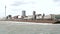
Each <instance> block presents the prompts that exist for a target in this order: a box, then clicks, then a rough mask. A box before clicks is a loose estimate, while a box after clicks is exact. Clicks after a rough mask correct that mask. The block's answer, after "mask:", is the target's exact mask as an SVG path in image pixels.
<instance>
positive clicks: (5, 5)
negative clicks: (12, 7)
mask: <svg viewBox="0 0 60 34" xmlns="http://www.w3.org/2000/svg"><path fill="white" fill-rule="evenodd" d="M5 17H6V5H5Z"/></svg>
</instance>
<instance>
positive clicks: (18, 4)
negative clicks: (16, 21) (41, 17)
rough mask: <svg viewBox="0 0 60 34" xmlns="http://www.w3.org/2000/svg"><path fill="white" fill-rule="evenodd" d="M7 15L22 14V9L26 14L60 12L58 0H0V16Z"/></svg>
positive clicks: (59, 0)
mask: <svg viewBox="0 0 60 34" xmlns="http://www.w3.org/2000/svg"><path fill="white" fill-rule="evenodd" d="M5 5H6V16H7V15H12V16H15V15H22V11H23V10H25V11H26V15H32V12H33V11H36V14H43V13H44V14H46V15H48V14H60V0H0V17H4V16H5Z"/></svg>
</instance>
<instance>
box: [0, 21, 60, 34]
mask: <svg viewBox="0 0 60 34" xmlns="http://www.w3.org/2000/svg"><path fill="white" fill-rule="evenodd" d="M0 34H60V24H42V23H41V24H39V23H38V24H36V23H34V24H33V23H32V22H31V23H29V24H28V22H13V21H0Z"/></svg>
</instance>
